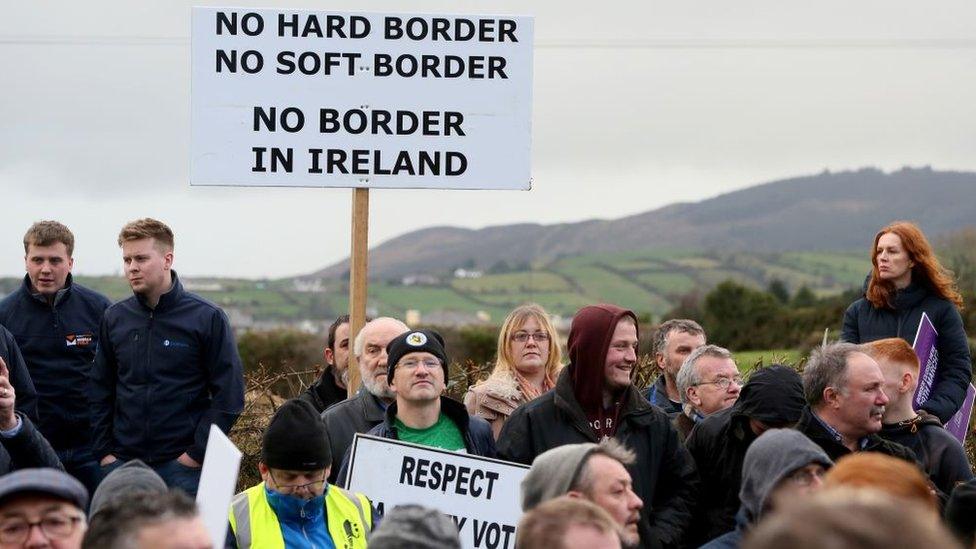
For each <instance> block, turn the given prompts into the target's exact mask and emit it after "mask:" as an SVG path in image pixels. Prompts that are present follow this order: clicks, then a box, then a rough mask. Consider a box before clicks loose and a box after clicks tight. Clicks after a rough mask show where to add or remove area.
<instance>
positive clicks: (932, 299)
mask: <svg viewBox="0 0 976 549" xmlns="http://www.w3.org/2000/svg"><path fill="white" fill-rule="evenodd" d="M871 264H872V269H871V276H870V277H869V278H868V281H867V284H866V288H865V292H864V297H862V298H860V299H858V300H857V301H855V302H854V303H852V304H851V306H850V307H848V308H847V312H846V313H844V328H843V332H842V335H841V337H842V339H844V340H845V341H848V342H851V343H869V342H871V341H875V340H878V339H884V338H888V337H900V338H902V339H904V340H906V341H908V342H909V343H913V342H914V340H915V334H916V333H917V331H918V327H919V323H920V321H921V319H922V313H925V314H926V315H927V316H928V318H929V320H931V322H932V325H933V326H934V327H935V331H936V332H937V333H938V339H937V345H936V349H937V351H938V357H939V362H938V369H937V371H936V375H935V380H934V382H933V383H932V387H931V391H930V392H929V396H928V399H927V400H926V401H925V402H923V403H922V406H921V408H922V409H924V410H925V411H927V412H929V413H931V414H932V415H935V416H938V418H939V420H941V421H942V423H946V422H948V421H949V419H951V418H952V416H953V415H954V414H955V413H956V411H957V410H959V408H960V407H961V406H962V403H963V400H964V399H965V397H966V389H967V387H968V385H969V380H970V378H971V377H972V371H971V370H972V366H971V362H970V356H969V342H968V339H967V338H966V332H965V330H963V326H962V316H961V315H960V314H959V311H960V309H962V307H963V303H962V297H961V296H960V295H959V291H958V290H957V289H956V285H955V281H954V280H953V278H952V273H951V272H949V271H948V270H946V269H945V268H944V267H943V266H942V264H940V263H939V260H938V258H937V257H936V256H935V252H933V251H932V246H931V245H930V244H929V242H928V240H927V239H926V238H925V235H924V234H922V230H921V229H919V228H918V226H917V225H915V224H914V223H911V222H908V221H895V222H894V223H891V224H890V225H888V226H886V227H884V228H882V229H881V230H880V231H878V234H876V235H875V237H874V246H873V247H872V249H871Z"/></svg>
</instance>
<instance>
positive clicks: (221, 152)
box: [190, 7, 534, 395]
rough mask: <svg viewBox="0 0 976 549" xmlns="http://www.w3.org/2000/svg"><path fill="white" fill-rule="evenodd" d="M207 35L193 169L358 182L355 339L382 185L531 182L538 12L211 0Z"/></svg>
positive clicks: (205, 11) (197, 73)
mask: <svg viewBox="0 0 976 549" xmlns="http://www.w3.org/2000/svg"><path fill="white" fill-rule="evenodd" d="M191 35H192V40H191V57H192V70H191V75H192V77H191V90H192V93H191V97H190V103H191V113H190V114H191V116H190V120H191V140H190V141H191V147H190V184H191V185H220V186H250V187H262V186H266V187H267V186H271V187H344V188H353V189H355V190H354V191H353V208H352V210H353V219H352V250H351V252H352V253H351V258H350V269H349V307H350V311H349V313H350V320H351V322H350V329H349V338H350V341H354V340H355V337H356V334H358V333H359V330H360V329H361V327H362V325H363V323H364V320H365V314H366V296H367V292H366V281H367V235H368V225H369V222H368V217H369V189H373V188H378V189H509V190H529V188H530V186H531V175H530V167H531V144H532V131H531V130H532V128H531V122H532V43H533V37H534V20H533V18H531V17H513V16H491V15H477V16H472V15H432V14H423V15H412V14H402V13H397V14H378V13H343V12H328V13H324V12H318V11H305V10H286V9H251V8H233V7H195V8H193V20H192V33H191ZM360 381H361V380H360V379H359V369H358V367H357V365H356V361H355V358H354V357H350V370H349V386H348V390H349V394H350V395H352V394H353V393H354V392H355V391H356V390H358V388H359V383H360Z"/></svg>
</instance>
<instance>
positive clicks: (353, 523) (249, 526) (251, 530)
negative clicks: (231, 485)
mask: <svg viewBox="0 0 976 549" xmlns="http://www.w3.org/2000/svg"><path fill="white" fill-rule="evenodd" d="M325 516H326V520H327V521H328V529H329V535H330V536H332V542H333V543H334V544H335V546H336V548H337V549H366V536H367V535H368V534H369V531H370V530H371V529H372V525H373V517H372V508H371V507H370V505H369V500H368V499H366V496H364V495H362V494H355V493H353V492H347V491H345V490H343V489H341V488H339V487H338V486H332V485H330V486H329V488H328V491H327V492H326V494H325ZM230 527H231V530H232V531H233V532H234V537H235V538H237V546H238V547H239V548H240V549H249V548H251V547H254V548H255V549H285V538H284V535H283V534H282V533H281V525H280V524H279V522H278V516H277V515H275V512H274V510H273V509H272V508H271V505H270V504H269V503H268V496H267V494H265V492H264V483H263V482H262V483H260V484H258V485H257V486H252V487H251V488H248V489H247V490H245V491H243V492H241V493H240V494H237V495H236V496H234V499H233V500H232V501H231V506H230Z"/></svg>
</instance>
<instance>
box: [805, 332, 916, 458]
mask: <svg viewBox="0 0 976 549" xmlns="http://www.w3.org/2000/svg"><path fill="white" fill-rule="evenodd" d="M865 350H866V349H865V348H864V347H861V346H860V345H854V344H852V343H833V344H831V345H825V346H823V347H821V348H820V349H816V350H814V351H813V353H812V354H811V355H810V360H808V361H807V364H806V367H805V368H804V370H803V392H804V395H805V397H806V401H807V406H806V407H805V408H804V409H803V413H802V414H801V415H800V421H799V423H797V426H796V428H797V429H798V430H799V431H800V432H801V433H803V434H805V435H806V436H807V437H809V438H810V440H812V441H814V442H816V443H817V444H819V445H820V447H821V448H823V449H824V451H825V452H827V455H828V456H830V459H832V460H833V461H837V460H838V459H840V458H841V457H843V456H845V455H847V454H850V453H852V452H862V451H863V452H880V453H882V454H887V455H890V456H894V457H897V458H901V459H905V460H907V461H911V462H913V463H918V460H917V459H916V457H915V453H914V452H912V451H911V450H909V449H908V448H906V447H904V446H902V445H901V444H896V443H894V442H889V441H887V440H885V439H883V438H881V437H879V436H878V434H877V433H878V431H880V430H881V420H882V417H883V416H884V411H885V405H887V404H888V397H887V395H885V393H884V375H882V373H881V368H880V367H878V363H877V362H875V360H874V359H873V358H871V357H870V356H868V355H867V354H866V353H865Z"/></svg>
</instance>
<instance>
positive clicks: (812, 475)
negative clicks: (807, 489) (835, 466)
mask: <svg viewBox="0 0 976 549" xmlns="http://www.w3.org/2000/svg"><path fill="white" fill-rule="evenodd" d="M825 474H826V471H824V470H823V467H815V468H813V469H806V468H804V469H800V470H799V471H794V472H793V473H791V474H790V476H788V477H786V478H788V479H790V480H791V481H793V483H794V484H797V485H799V486H810V485H811V484H813V480H814V479H817V480H823V477H824V475H825Z"/></svg>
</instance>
